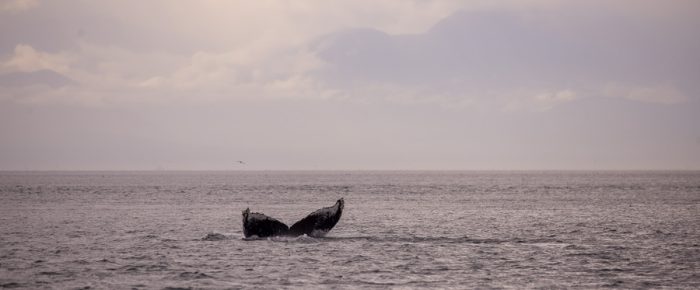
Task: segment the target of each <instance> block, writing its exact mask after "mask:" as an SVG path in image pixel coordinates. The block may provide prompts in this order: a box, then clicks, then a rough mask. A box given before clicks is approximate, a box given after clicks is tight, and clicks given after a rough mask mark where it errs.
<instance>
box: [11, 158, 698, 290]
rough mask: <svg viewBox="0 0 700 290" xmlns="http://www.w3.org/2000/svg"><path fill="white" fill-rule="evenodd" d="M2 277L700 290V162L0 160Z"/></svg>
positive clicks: (152, 284) (21, 281)
mask: <svg viewBox="0 0 700 290" xmlns="http://www.w3.org/2000/svg"><path fill="white" fill-rule="evenodd" d="M340 197H344V198H345V211H344V214H343V217H342V218H341V219H340V222H339V223H338V224H337V225H336V227H335V228H334V229H333V230H332V231H331V232H330V233H329V234H328V236H327V237H326V238H309V237H300V238H273V239H262V240H244V239H243V234H242V231H241V211H242V210H243V209H245V208H246V207H250V208H251V210H252V211H257V212H262V213H265V214H267V215H269V216H272V217H275V218H277V219H279V220H281V221H283V222H285V223H287V224H291V223H293V222H295V221H297V220H299V219H301V218H302V217H304V216H306V215H307V214H308V213H310V212H312V211H314V210H316V209H318V208H321V207H325V206H331V205H333V204H334V203H335V201H336V200H337V199H338V198H340ZM1 287H5V288H31V289H36V288H61V289H64V288H83V289H86V288H147V289H160V288H189V287H191V288H248V287H262V288H305V289H308V288H381V289H383V288H392V287H395V288H421V287H429V288H582V289H590V288H605V287H615V288H695V289H697V288H700V172H0V288H1Z"/></svg>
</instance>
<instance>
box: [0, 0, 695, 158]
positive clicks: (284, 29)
mask: <svg viewBox="0 0 700 290" xmlns="http://www.w3.org/2000/svg"><path fill="white" fill-rule="evenodd" d="M698 28H700V2H698V1H693V0H688V1H682V0H673V1H645V0H639V1H638V0H627V1H624V0H620V1H554V0H546V1H545V0H542V1H430V0H416V1H369V0H367V1H364V0H362V1H342V2H341V1H264V0H263V1H175V2H173V1H38V0H3V1H0V170H93V169H97V170H129V169H136V170H144V169H145V170H149V169H183V170H190V169H192V170H200V169H202V170H206V169H211V170H265V169H269V170H277V169H283V170H286V169H289V170H295V169H408V170H421V169H433V170H440V169H448V170H451V169H475V170H479V169H489V170H492V169H496V170H512V169H700V37H698V36H697V31H698ZM237 160H244V161H246V164H245V165H243V164H240V163H238V162H237Z"/></svg>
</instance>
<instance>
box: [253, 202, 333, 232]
mask: <svg viewBox="0 0 700 290" xmlns="http://www.w3.org/2000/svg"><path fill="white" fill-rule="evenodd" d="M344 207H345V201H344V200H343V199H342V198H341V199H339V200H338V201H336V203H335V204H334V205H333V206H330V207H324V208H321V209H319V210H316V211H314V212H312V213H311V214H309V215H308V216H306V217H305V218H303V219H301V220H300V221H298V222H296V223H294V224H293V225H292V226H291V227H287V225H285V224H284V223H282V222H280V221H278V220H276V219H274V218H271V217H269V216H266V215H264V214H261V213H251V212H250V209H249V208H247V209H246V210H244V211H243V235H244V236H245V237H246V238H248V237H251V236H258V237H261V238H264V237H271V236H292V237H298V236H301V235H307V236H310V237H323V236H325V235H326V234H327V233H328V232H329V231H330V230H331V229H333V227H334V226H335V224H337V223H338V221H339V220H340V216H341V215H342V214H343V208H344Z"/></svg>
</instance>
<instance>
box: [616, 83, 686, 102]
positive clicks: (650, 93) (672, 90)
mask: <svg viewBox="0 0 700 290" xmlns="http://www.w3.org/2000/svg"><path fill="white" fill-rule="evenodd" d="M603 94H604V95H606V96H609V97H618V98H624V99H628V100H632V101H639V102H645V103H656V104H664V105H674V104H680V103H684V102H687V101H688V100H689V99H690V98H689V97H688V96H687V95H686V94H684V93H683V92H681V91H680V90H678V89H677V88H676V87H674V86H671V85H668V84H661V85H653V86H625V85H621V84H609V85H608V86H607V87H606V88H605V89H604V90H603Z"/></svg>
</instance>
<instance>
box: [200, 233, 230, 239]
mask: <svg viewBox="0 0 700 290" xmlns="http://www.w3.org/2000/svg"><path fill="white" fill-rule="evenodd" d="M227 239H229V237H227V236H226V235H224V234H219V233H208V234H207V235H206V236H204V237H203V238H202V241H222V240H227Z"/></svg>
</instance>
